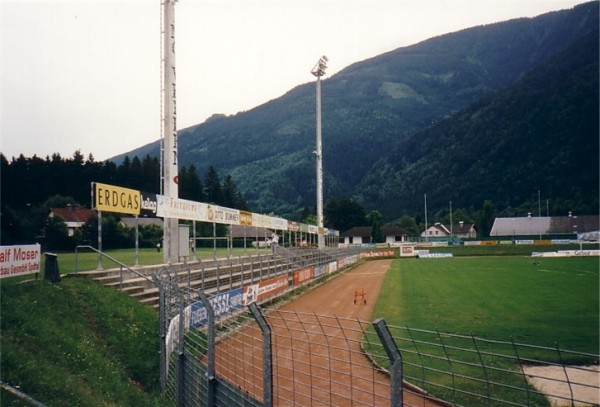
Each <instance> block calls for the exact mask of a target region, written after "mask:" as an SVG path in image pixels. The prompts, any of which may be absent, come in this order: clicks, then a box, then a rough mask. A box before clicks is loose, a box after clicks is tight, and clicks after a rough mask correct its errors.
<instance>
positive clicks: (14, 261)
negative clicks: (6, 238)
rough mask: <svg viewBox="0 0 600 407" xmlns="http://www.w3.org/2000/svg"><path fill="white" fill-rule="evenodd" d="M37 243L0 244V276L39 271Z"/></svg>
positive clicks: (39, 254) (38, 247)
mask: <svg viewBox="0 0 600 407" xmlns="http://www.w3.org/2000/svg"><path fill="white" fill-rule="evenodd" d="M40 259H41V249H40V245H39V244H28V245H19V246H0V278H4V277H16V276H22V275H25V274H33V273H39V272H40Z"/></svg>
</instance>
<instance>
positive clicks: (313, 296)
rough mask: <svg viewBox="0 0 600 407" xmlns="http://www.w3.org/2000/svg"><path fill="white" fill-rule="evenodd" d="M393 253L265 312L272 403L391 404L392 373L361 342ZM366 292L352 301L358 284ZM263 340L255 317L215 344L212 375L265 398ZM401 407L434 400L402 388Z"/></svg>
mask: <svg viewBox="0 0 600 407" xmlns="http://www.w3.org/2000/svg"><path fill="white" fill-rule="evenodd" d="M390 264H391V260H376V261H368V262H365V263H363V264H362V265H360V266H358V267H357V268H356V269H354V270H352V271H349V272H347V273H345V274H343V275H341V276H339V277H336V278H335V279H333V280H331V281H329V282H327V283H325V284H323V285H321V286H319V287H317V288H314V289H312V290H311V291H309V292H307V293H306V294H304V295H303V296H301V297H299V298H297V299H295V300H294V301H292V302H290V303H288V304H286V305H284V306H282V307H281V308H279V309H277V310H274V311H270V312H269V313H268V314H267V316H266V317H267V320H268V322H269V325H270V327H271V330H272V334H271V336H272V338H273V339H272V341H273V344H272V350H273V377H274V385H273V398H274V403H275V405H279V406H287V405H310V406H329V405H338V406H347V405H352V406H379V405H383V406H385V405H389V404H390V392H391V390H390V382H389V376H387V375H386V374H383V373H382V372H380V371H378V370H376V369H374V368H373V365H372V363H371V361H370V360H369V359H368V358H367V357H366V356H365V355H364V354H363V352H362V350H361V344H362V341H363V337H364V334H365V330H366V329H367V325H369V324H370V323H369V321H371V320H372V314H373V309H374V305H375V301H376V299H377V297H378V295H379V293H380V291H381V287H382V286H383V281H384V278H385V274H386V272H387V270H388V268H389V266H390ZM356 290H359V291H364V292H365V293H366V304H364V303H363V301H361V300H362V297H359V298H358V301H357V304H354V300H355V291H356ZM261 364H262V341H261V340H260V331H259V329H258V327H257V326H256V324H252V325H251V326H250V327H248V328H247V329H245V330H243V331H242V332H238V333H236V334H234V335H231V336H230V337H228V339H227V340H226V341H223V342H221V343H219V345H218V346H217V355H216V366H217V374H218V375H220V376H224V377H227V378H228V380H229V381H231V382H233V383H236V384H237V385H239V386H240V387H242V388H245V389H247V391H248V393H249V395H252V397H254V398H257V399H259V400H262V394H263V388H262V378H261V377H262V370H261V369H260V366H261ZM403 398H404V405H405V406H438V405H440V404H439V403H436V402H435V401H432V400H429V399H427V398H425V397H424V396H422V395H420V394H416V393H414V392H412V391H407V390H405V391H404V394H403Z"/></svg>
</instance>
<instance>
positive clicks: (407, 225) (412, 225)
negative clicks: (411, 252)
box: [397, 215, 420, 235]
mask: <svg viewBox="0 0 600 407" xmlns="http://www.w3.org/2000/svg"><path fill="white" fill-rule="evenodd" d="M397 224H398V226H400V227H401V228H402V229H404V230H406V231H407V232H408V233H410V234H411V235H418V234H419V232H420V230H419V226H418V225H417V222H416V220H415V218H413V217H412V216H410V215H404V216H402V217H401V218H400V219H399V220H398V222H397Z"/></svg>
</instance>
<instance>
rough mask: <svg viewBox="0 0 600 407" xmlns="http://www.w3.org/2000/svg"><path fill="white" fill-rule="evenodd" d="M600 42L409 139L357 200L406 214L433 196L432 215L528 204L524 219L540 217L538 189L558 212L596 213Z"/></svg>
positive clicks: (576, 47) (585, 41)
mask: <svg viewBox="0 0 600 407" xmlns="http://www.w3.org/2000/svg"><path fill="white" fill-rule="evenodd" d="M598 35H599V33H598V31H595V32H592V33H590V34H589V35H587V36H585V37H584V38H582V39H580V40H578V41H575V43H574V44H573V45H572V46H571V47H569V48H567V49H566V50H564V51H563V52H561V53H560V54H558V55H557V56H555V57H553V58H551V59H550V60H548V61H547V62H544V63H542V64H540V65H539V66H538V67H536V68H534V69H533V70H532V71H531V72H530V73H529V74H527V75H526V76H525V77H524V78H523V79H521V80H519V81H518V82H517V83H516V84H515V85H513V86H511V87H509V88H507V89H506V90H504V91H501V92H497V93H494V94H493V95H492V96H490V97H487V98H484V99H483V100H482V101H480V102H478V103H475V104H474V105H472V106H471V107H469V108H467V109H465V110H463V111H461V112H460V113H458V114H456V115H454V116H453V117H452V118H451V119H448V120H445V121H442V122H440V123H439V124H436V125H434V126H433V127H431V128H429V129H428V130H426V131H423V132H420V133H418V134H415V135H414V136H412V137H408V138H407V139H406V140H404V141H403V142H402V143H401V144H400V145H399V146H398V147H397V148H396V149H394V151H392V152H391V153H390V154H389V155H387V156H385V157H384V158H382V159H381V160H380V161H379V162H378V163H377V164H376V165H375V166H374V167H373V169H372V170H371V171H370V173H369V174H368V176H366V177H365V179H364V180H363V181H362V182H361V184H359V187H358V190H359V191H360V192H359V195H360V196H361V197H362V199H363V200H364V201H367V202H378V203H379V209H380V210H381V211H382V212H384V213H393V212H394V211H397V210H400V211H403V212H410V210H411V209H413V208H414V207H413V206H412V203H413V202H417V203H419V204H421V201H422V199H423V193H424V192H425V193H428V192H429V193H428V202H429V204H430V205H432V207H434V208H435V207H444V206H445V205H447V204H448V201H449V200H452V201H453V202H454V203H455V205H456V204H457V203H458V204H460V205H461V206H464V207H471V208H472V207H477V206H479V207H481V205H482V203H483V202H484V200H486V199H491V198H493V200H494V202H495V203H496V206H497V207H498V208H503V210H504V211H505V212H507V214H510V212H511V210H514V208H515V207H518V206H521V205H523V204H524V203H525V206H524V209H523V211H524V212H523V211H521V214H524V213H527V209H529V211H530V212H532V213H536V214H537V209H538V202H537V201H538V190H540V191H541V192H542V193H543V194H544V195H543V196H544V198H545V197H551V198H550V199H551V200H552V208H553V210H554V211H555V212H560V213H561V214H563V215H565V214H567V213H568V211H569V210H572V209H573V208H578V209H577V211H578V213H585V214H590V213H591V214H595V213H598V185H599V176H598V168H599V162H598V153H599V151H600V150H599V144H598V140H599V136H600V135H599V130H598V121H599V116H598V115H599V113H598V112H599V109H600V106H599V102H598V85H599V84H598V72H599V66H598V58H599V55H598ZM531 204H533V205H531ZM528 205H529V206H528ZM534 208H535V210H533V209H534ZM544 208H545V205H544ZM545 213H546V211H545V210H544V214H545Z"/></svg>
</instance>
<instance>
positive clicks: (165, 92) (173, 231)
mask: <svg viewBox="0 0 600 407" xmlns="http://www.w3.org/2000/svg"><path fill="white" fill-rule="evenodd" d="M162 12H163V20H162V24H163V27H162V32H161V34H162V63H163V66H162V71H163V72H162V73H163V76H162V81H163V83H162V137H163V140H162V141H163V148H162V152H161V154H162V164H163V165H162V174H161V175H162V178H161V187H162V188H161V192H162V195H164V196H166V197H169V198H178V197H179V188H178V185H177V182H178V168H177V165H178V163H177V102H176V87H175V0H162ZM178 228H179V220H178V219H172V218H165V219H164V224H163V247H164V256H163V258H164V261H165V263H174V262H177V261H178V260H179V230H178Z"/></svg>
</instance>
